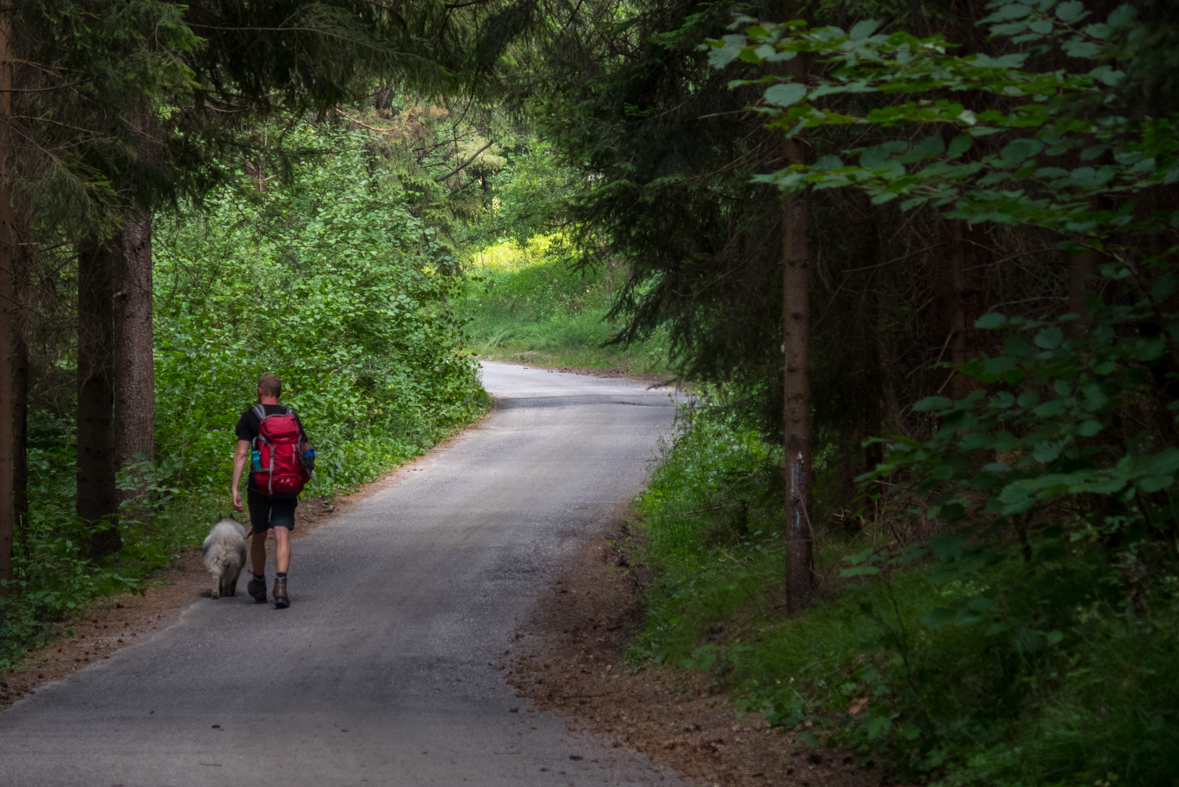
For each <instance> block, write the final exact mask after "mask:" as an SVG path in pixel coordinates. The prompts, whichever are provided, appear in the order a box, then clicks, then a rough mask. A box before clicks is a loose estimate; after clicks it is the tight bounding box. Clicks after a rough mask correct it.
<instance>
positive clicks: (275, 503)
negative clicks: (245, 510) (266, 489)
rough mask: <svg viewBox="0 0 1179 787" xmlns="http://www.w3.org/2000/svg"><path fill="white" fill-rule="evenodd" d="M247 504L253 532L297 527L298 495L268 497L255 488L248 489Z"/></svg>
mask: <svg viewBox="0 0 1179 787" xmlns="http://www.w3.org/2000/svg"><path fill="white" fill-rule="evenodd" d="M246 505H247V506H249V508H250V524H251V525H253V526H254V529H253V532H255V533H265V532H266V531H267V530H269V529H270V528H272V527H285V528H286V529H287V530H294V529H295V506H297V505H299V498H297V497H267V496H266V495H264V494H261V493H260V492H255V491H254V490H253V489H248V490H246Z"/></svg>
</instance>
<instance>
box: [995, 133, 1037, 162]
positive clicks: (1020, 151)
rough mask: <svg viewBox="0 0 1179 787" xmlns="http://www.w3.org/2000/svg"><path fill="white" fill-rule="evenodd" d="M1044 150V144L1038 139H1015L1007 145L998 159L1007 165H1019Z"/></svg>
mask: <svg viewBox="0 0 1179 787" xmlns="http://www.w3.org/2000/svg"><path fill="white" fill-rule="evenodd" d="M1043 149H1044V143H1043V142H1041V141H1040V140H1038V139H1015V140H1012V141H1011V142H1009V143H1007V145H1006V146H1005V147H1004V148H1003V150H1002V151H1000V152H999V158H1001V159H1003V161H1006V162H1007V163H1008V164H1019V163H1020V162H1023V161H1026V160H1028V159H1029V158H1031V157H1032V156H1034V155H1036V154H1037V153H1039V152H1040V151H1041V150H1043Z"/></svg>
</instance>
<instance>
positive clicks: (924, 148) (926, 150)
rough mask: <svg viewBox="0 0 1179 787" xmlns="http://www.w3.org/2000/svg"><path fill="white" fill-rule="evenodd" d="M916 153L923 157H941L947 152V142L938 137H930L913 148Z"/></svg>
mask: <svg viewBox="0 0 1179 787" xmlns="http://www.w3.org/2000/svg"><path fill="white" fill-rule="evenodd" d="M913 152H914V153H920V154H921V155H922V156H940V155H941V154H943V153H945V152H946V142H945V140H943V139H942V138H941V137H938V136H928V137H926V138H925V139H923V140H921V142H919V143H918V144H917V145H916V146H914V147H913Z"/></svg>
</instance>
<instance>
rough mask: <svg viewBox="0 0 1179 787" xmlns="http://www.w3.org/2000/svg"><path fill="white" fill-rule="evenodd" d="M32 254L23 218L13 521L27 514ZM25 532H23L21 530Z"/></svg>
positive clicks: (15, 349)
mask: <svg viewBox="0 0 1179 787" xmlns="http://www.w3.org/2000/svg"><path fill="white" fill-rule="evenodd" d="M31 254H32V244H31V242H30V236H29V227H28V223H27V220H26V219H21V220H18V221H17V223H16V233H15V248H14V256H13V271H12V276H13V284H14V286H15V291H16V304H15V306H16V309H15V312H14V314H13V318H14V319H13V331H12V487H13V489H12V500H13V505H14V508H15V515H16V516H15V521H16V523H17V524H23V523H24V522H25V521H26V519H27V518H28V514H29V455H28V447H29V337H28V330H29V269H30V265H29V258H30V255H31ZM21 532H22V533H24V532H25V531H24V530H23V529H22V531H21Z"/></svg>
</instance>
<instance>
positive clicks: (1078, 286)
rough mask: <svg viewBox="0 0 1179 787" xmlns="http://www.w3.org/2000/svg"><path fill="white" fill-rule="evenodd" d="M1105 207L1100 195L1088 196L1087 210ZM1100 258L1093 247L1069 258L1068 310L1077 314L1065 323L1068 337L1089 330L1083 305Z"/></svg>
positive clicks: (1083, 334)
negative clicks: (1075, 317)
mask: <svg viewBox="0 0 1179 787" xmlns="http://www.w3.org/2000/svg"><path fill="white" fill-rule="evenodd" d="M1105 207H1106V206H1105V200H1103V199H1102V198H1101V197H1090V198H1089V210H1091V211H1094V212H1096V211H1099V210H1102V209H1103V208H1105ZM1101 260H1102V255H1101V252H1099V251H1097V250H1095V249H1085V250H1084V251H1083V252H1081V253H1080V254H1074V255H1073V256H1072V257H1071V258H1070V259H1069V266H1068V310H1069V311H1070V312H1073V313H1074V314H1077V315H1079V317H1078V319H1075V320H1073V321H1071V322H1068V323H1065V325H1066V326H1067V328H1068V335H1069V337H1070V338H1073V339H1080V338H1082V337H1084V336H1085V335H1086V334H1088V332H1089V328H1090V319H1089V309H1088V308H1087V307H1086V306H1085V296H1086V295H1088V294H1089V291H1090V289H1091V288H1092V286H1093V281H1094V280H1095V279H1096V278H1097V274H1098V267H1099V266H1100V265H1101Z"/></svg>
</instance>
